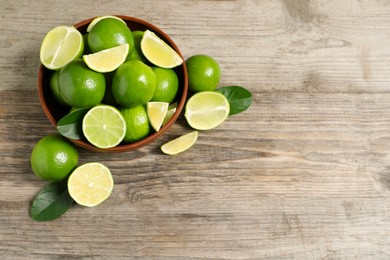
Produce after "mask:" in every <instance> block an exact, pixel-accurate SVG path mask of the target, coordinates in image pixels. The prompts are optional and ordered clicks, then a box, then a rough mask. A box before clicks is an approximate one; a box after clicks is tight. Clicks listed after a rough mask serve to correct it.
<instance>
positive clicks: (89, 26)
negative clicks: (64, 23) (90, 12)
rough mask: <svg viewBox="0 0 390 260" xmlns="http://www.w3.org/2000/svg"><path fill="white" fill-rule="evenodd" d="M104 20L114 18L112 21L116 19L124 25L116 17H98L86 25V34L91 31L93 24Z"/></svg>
mask: <svg viewBox="0 0 390 260" xmlns="http://www.w3.org/2000/svg"><path fill="white" fill-rule="evenodd" d="M106 18H114V19H117V20H119V21H121V22H123V23H124V24H126V22H125V21H123V20H122V19H121V18H119V17H116V16H112V15H105V16H98V17H96V18H95V19H93V20H92V21H91V23H90V24H89V25H88V27H87V32H90V31H91V29H92V27H94V26H95V24H97V23H98V22H99V21H101V20H103V19H106Z"/></svg>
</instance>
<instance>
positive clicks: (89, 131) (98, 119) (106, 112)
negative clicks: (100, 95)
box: [82, 105, 126, 149]
mask: <svg viewBox="0 0 390 260" xmlns="http://www.w3.org/2000/svg"><path fill="white" fill-rule="evenodd" d="M82 128H83V134H84V136H85V138H87V140H88V141H89V142H90V143H91V144H92V145H94V146H96V147H98V148H102V149H105V148H112V147H115V146H117V145H118V144H119V143H120V142H122V140H123V138H124V137H125V134H126V123H125V120H124V118H123V116H122V114H121V113H120V112H119V110H118V109H116V108H115V107H113V106H108V105H97V106H95V107H93V108H91V109H90V110H89V111H88V112H87V114H86V115H85V116H84V118H83V123H82Z"/></svg>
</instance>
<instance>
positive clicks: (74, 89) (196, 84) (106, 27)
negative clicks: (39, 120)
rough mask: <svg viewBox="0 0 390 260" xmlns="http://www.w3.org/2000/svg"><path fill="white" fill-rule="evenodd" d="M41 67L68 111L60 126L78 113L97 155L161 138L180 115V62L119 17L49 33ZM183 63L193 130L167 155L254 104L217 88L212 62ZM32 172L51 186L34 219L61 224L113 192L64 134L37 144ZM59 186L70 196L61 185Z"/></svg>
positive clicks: (105, 173) (238, 91)
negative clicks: (71, 210) (70, 209)
mask: <svg viewBox="0 0 390 260" xmlns="http://www.w3.org/2000/svg"><path fill="white" fill-rule="evenodd" d="M40 60H41V63H42V64H43V66H45V67H46V68H47V69H49V70H52V73H51V78H50V89H51V92H52V94H53V97H54V98H55V99H56V100H57V103H58V105H59V106H62V107H67V108H68V109H69V114H68V115H65V116H64V117H63V118H62V119H64V118H65V119H67V118H71V117H72V118H75V117H76V116H75V115H76V114H77V116H80V114H81V115H82V117H81V119H82V120H81V121H82V122H81V132H82V133H80V135H77V136H83V137H85V139H86V140H88V142H90V143H91V144H92V145H94V146H95V147H97V148H101V149H107V148H112V147H115V146H117V145H119V144H121V143H133V142H137V141H139V140H141V139H143V138H145V137H147V136H148V135H150V134H151V133H153V132H158V131H159V130H160V129H161V127H162V126H164V124H166V123H167V122H169V120H170V118H172V116H173V114H174V113H175V110H176V107H177V101H176V100H177V98H178V97H177V94H178V93H179V87H180V86H179V78H178V76H177V74H176V72H175V70H174V68H175V67H177V66H179V65H181V64H182V63H183V62H184V61H183V59H182V58H181V56H180V55H179V54H178V53H176V52H175V50H174V49H173V48H171V47H170V46H169V45H168V44H167V43H165V42H164V41H163V40H162V39H160V38H159V37H158V36H157V35H156V34H155V33H154V32H152V31H150V30H145V31H131V30H130V29H129V27H128V26H127V24H126V22H125V21H123V20H122V19H121V18H119V17H116V16H102V17H97V18H95V19H93V20H92V21H91V23H90V24H89V25H88V27H87V30H86V33H85V34H81V32H80V31H78V30H77V29H76V28H75V27H73V26H59V27H56V28H54V29H52V30H51V31H49V32H48V33H47V34H46V36H45V38H44V39H43V42H42V45H41V50H40ZM185 64H186V67H187V72H188V87H189V90H190V91H191V97H190V98H189V99H188V100H187V101H186V106H185V113H184V117H185V119H186V121H187V123H188V125H189V126H190V127H191V128H193V129H194V131H191V132H189V133H187V134H184V135H182V136H179V137H177V138H176V139H173V140H171V141H169V142H167V143H165V144H164V145H162V146H161V150H162V152H164V153H165V154H168V155H176V154H178V153H181V152H183V151H185V150H187V149H188V148H190V147H191V146H192V145H193V144H194V143H195V142H196V140H197V138H198V130H209V129H213V128H215V127H217V126H219V125H220V124H222V123H223V122H224V121H225V120H226V119H227V118H228V116H229V115H233V114H236V113H239V112H242V111H244V110H245V109H247V108H248V107H249V105H250V104H251V102H252V94H251V93H250V92H249V91H247V90H246V89H244V88H242V87H238V86H230V87H223V88H219V89H217V87H218V84H219V82H220V78H221V71H220V67H219V65H218V63H217V62H216V61H215V60H214V59H213V58H211V57H210V56H207V55H194V56H191V57H189V58H188V59H187V60H186V62H185ZM60 121H61V120H60ZM57 129H61V128H58V125H57ZM65 129H66V128H65ZM60 133H61V134H62V135H64V136H65V137H68V138H69V136H67V135H66V134H65V133H64V132H61V131H60ZM31 166H32V169H33V172H34V173H35V174H36V175H37V176H39V177H40V178H42V179H44V180H46V181H49V182H51V183H50V184H49V185H48V186H46V187H45V188H44V189H43V190H42V191H41V192H40V193H39V194H38V195H37V197H36V199H35V200H34V202H33V204H32V207H31V213H32V217H33V218H34V219H36V220H52V219H54V218H57V217H59V216H60V215H62V214H63V213H64V212H65V211H66V207H67V206H70V205H71V204H72V203H73V200H74V201H76V202H77V203H78V204H80V205H84V206H89V207H92V206H96V205H98V204H100V203H101V202H103V201H104V200H106V199H107V198H108V197H109V195H110V194H111V192H112V189H113V185H114V181H113V178H112V176H111V172H110V170H109V169H108V168H107V167H106V166H104V165H103V164H101V163H97V162H92V163H86V164H83V165H80V166H78V152H77V149H76V148H75V147H74V146H73V144H71V143H70V142H69V141H68V140H67V139H66V138H64V137H63V136H61V135H59V134H56V135H48V136H45V137H43V138H42V139H41V140H40V141H39V142H38V143H37V144H36V145H35V147H34V149H33V151H32V154H31ZM62 181H64V182H66V185H65V190H66V192H64V189H63V186H61V185H57V183H61V182H62ZM65 202H66V203H65ZM53 205H54V206H53ZM64 205H65V206H66V205H67V206H66V207H65V206H64ZM60 208H62V209H61V210H59V209H60ZM49 213H50V214H49Z"/></svg>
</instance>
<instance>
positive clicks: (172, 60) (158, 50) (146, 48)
mask: <svg viewBox="0 0 390 260" xmlns="http://www.w3.org/2000/svg"><path fill="white" fill-rule="evenodd" d="M141 51H142V53H143V54H144V56H145V57H146V59H148V61H150V62H151V63H153V64H154V65H156V66H158V67H161V68H166V69H169V68H174V67H176V66H179V65H180V64H182V63H183V59H182V58H181V57H180V55H179V54H178V53H177V52H176V51H175V50H174V49H172V47H171V46H169V45H168V44H167V43H166V42H164V41H163V40H161V39H160V38H159V37H158V36H157V35H156V34H155V33H154V32H151V31H149V30H146V31H145V33H144V36H143V37H142V40H141Z"/></svg>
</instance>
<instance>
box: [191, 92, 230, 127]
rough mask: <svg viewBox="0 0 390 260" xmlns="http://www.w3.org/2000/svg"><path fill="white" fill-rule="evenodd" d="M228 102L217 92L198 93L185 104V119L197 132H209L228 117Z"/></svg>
mask: <svg viewBox="0 0 390 260" xmlns="http://www.w3.org/2000/svg"><path fill="white" fill-rule="evenodd" d="M229 110H230V107H229V101H228V100H227V99H226V97H225V96H224V95H222V94H220V93H217V92H207V91H205V92H199V93H197V94H195V95H193V96H192V97H191V98H190V99H189V100H188V101H187V104H186V110H185V114H184V116H185V118H186V119H187V122H188V124H189V125H190V126H191V127H192V128H194V129H197V130H209V129H212V128H215V127H217V126H219V125H220V124H222V123H223V122H224V121H225V120H226V118H227V117H228V115H229Z"/></svg>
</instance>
